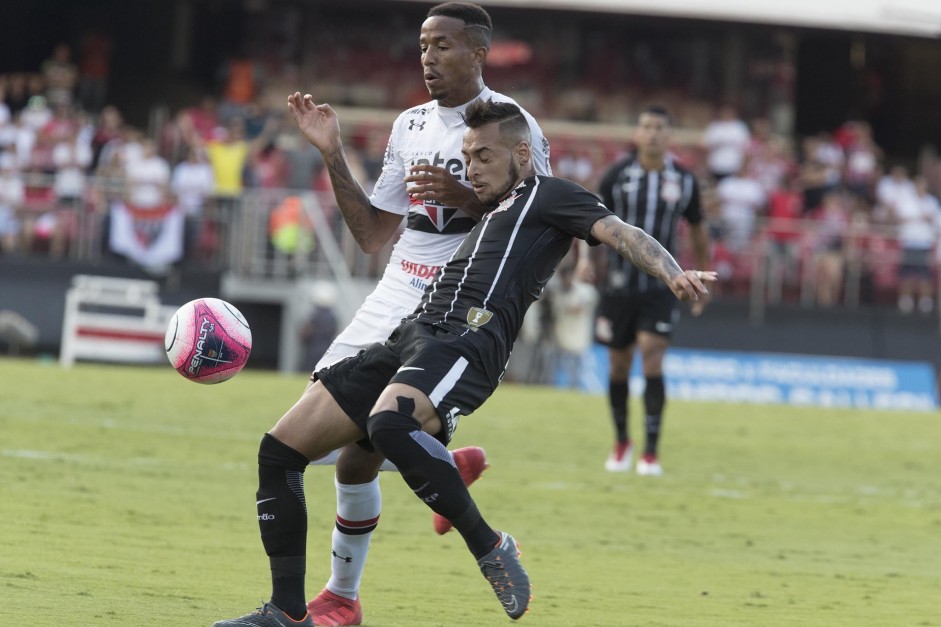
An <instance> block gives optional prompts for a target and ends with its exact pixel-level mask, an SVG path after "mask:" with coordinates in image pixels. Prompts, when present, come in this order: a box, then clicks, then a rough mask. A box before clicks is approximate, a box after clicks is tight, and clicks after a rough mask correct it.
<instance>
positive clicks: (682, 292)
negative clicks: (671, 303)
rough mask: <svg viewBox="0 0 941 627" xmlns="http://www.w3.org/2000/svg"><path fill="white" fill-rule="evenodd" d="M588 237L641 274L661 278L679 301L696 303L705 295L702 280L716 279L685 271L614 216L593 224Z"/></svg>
mask: <svg viewBox="0 0 941 627" xmlns="http://www.w3.org/2000/svg"><path fill="white" fill-rule="evenodd" d="M591 234H592V236H594V237H595V239H597V240H598V241H599V242H601V243H603V244H606V245H608V246H610V247H611V248H613V249H614V250H615V251H616V252H617V253H618V254H619V255H621V256H622V257H624V258H625V259H627V260H628V261H630V262H631V263H632V264H634V265H635V266H637V267H638V268H640V269H641V270H643V271H644V272H647V273H648V274H651V275H653V276H655V277H657V278H659V279H661V280H662V281H663V282H664V283H666V284H667V286H668V287H669V288H670V290H671V291H672V292H673V294H674V295H676V297H677V298H679V299H680V300H691V301H698V300H699V299H700V298H702V297H703V296H704V295H705V294H707V293H708V290H707V289H706V286H705V284H704V283H703V281H706V282H712V281H715V280H716V273H715V272H705V271H702V270H685V271H684V270H683V269H682V268H680V266H679V264H678V263H676V260H675V259H674V258H673V255H671V254H670V252H669V251H668V250H667V249H666V248H664V247H663V246H662V245H661V244H660V242H658V241H657V240H656V239H655V238H653V237H651V236H650V235H648V234H647V233H645V232H644V231H643V229H639V228H637V227H635V226H631V225H630V224H627V223H626V222H624V221H623V220H621V219H620V218H618V217H617V216H613V215H612V216H607V217H605V218H602V219H600V220H598V221H597V222H595V223H594V224H593V225H592V227H591Z"/></svg>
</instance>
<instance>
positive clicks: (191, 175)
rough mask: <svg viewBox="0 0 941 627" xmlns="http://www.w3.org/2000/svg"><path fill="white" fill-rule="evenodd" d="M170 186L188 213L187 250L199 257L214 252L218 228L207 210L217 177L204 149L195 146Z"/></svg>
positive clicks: (184, 212)
mask: <svg viewBox="0 0 941 627" xmlns="http://www.w3.org/2000/svg"><path fill="white" fill-rule="evenodd" d="M170 188H171V189H172V190H173V193H174V194H176V200H177V206H178V207H179V208H180V209H181V210H182V211H183V214H184V215H185V221H186V222H185V226H184V236H183V241H184V250H185V251H186V253H187V254H189V255H192V256H197V257H202V256H204V255H206V254H209V253H211V252H212V248H213V246H212V241H211V240H212V239H213V237H212V234H213V233H214V231H215V229H214V228H213V225H211V224H209V223H208V222H207V221H206V216H205V209H206V203H207V202H208V200H209V198H210V197H211V196H212V194H213V192H214V190H215V188H216V180H215V175H214V174H213V170H212V166H211V165H210V164H209V159H208V158H207V157H206V154H205V152H203V150H202V149H201V148H196V147H192V146H191V147H190V149H189V152H188V154H187V157H186V160H184V161H181V162H180V163H178V164H177V165H176V166H174V168H173V173H172V175H171V179H170Z"/></svg>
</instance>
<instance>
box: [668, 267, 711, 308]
mask: <svg viewBox="0 0 941 627" xmlns="http://www.w3.org/2000/svg"><path fill="white" fill-rule="evenodd" d="M718 280H719V275H718V274H716V273H715V272H710V271H707V270H686V271H684V272H683V273H682V274H678V275H676V276H675V277H674V278H673V280H672V281H671V282H670V290H672V291H673V293H674V294H675V295H676V297H677V298H679V299H680V300H687V301H690V302H692V303H693V304H694V305H696V304H698V303H700V302H702V301H703V300H704V299H705V298H706V297H707V296H708V294H709V290H708V289H707V288H706V283H712V282H714V281H718Z"/></svg>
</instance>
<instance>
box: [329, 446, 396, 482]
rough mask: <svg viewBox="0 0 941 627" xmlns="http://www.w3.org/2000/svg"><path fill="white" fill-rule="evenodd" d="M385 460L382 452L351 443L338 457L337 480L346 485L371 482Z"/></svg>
mask: <svg viewBox="0 0 941 627" xmlns="http://www.w3.org/2000/svg"><path fill="white" fill-rule="evenodd" d="M384 460H385V458H384V457H383V456H382V455H381V454H380V453H377V452H375V451H367V450H366V449H365V448H363V447H362V446H360V445H359V444H350V445H348V446H346V447H344V448H343V449H342V450H341V451H340V455H339V456H338V457H337V462H336V475H337V481H339V482H340V483H342V484H346V485H352V484H361V483H369V482H370V481H372V480H373V479H375V478H376V476H377V475H378V474H379V468H380V467H381V466H382V462H383V461H384Z"/></svg>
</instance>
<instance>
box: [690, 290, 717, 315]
mask: <svg viewBox="0 0 941 627" xmlns="http://www.w3.org/2000/svg"><path fill="white" fill-rule="evenodd" d="M710 301H712V292H709V291H706V293H705V294H703V295H701V296H700V297H699V300H697V301H696V302H694V303H693V304H692V305H691V306H690V308H689V310H690V313H691V314H693V316H700V315H702V312H703V311H705V309H706V305H708V304H709V303H710Z"/></svg>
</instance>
